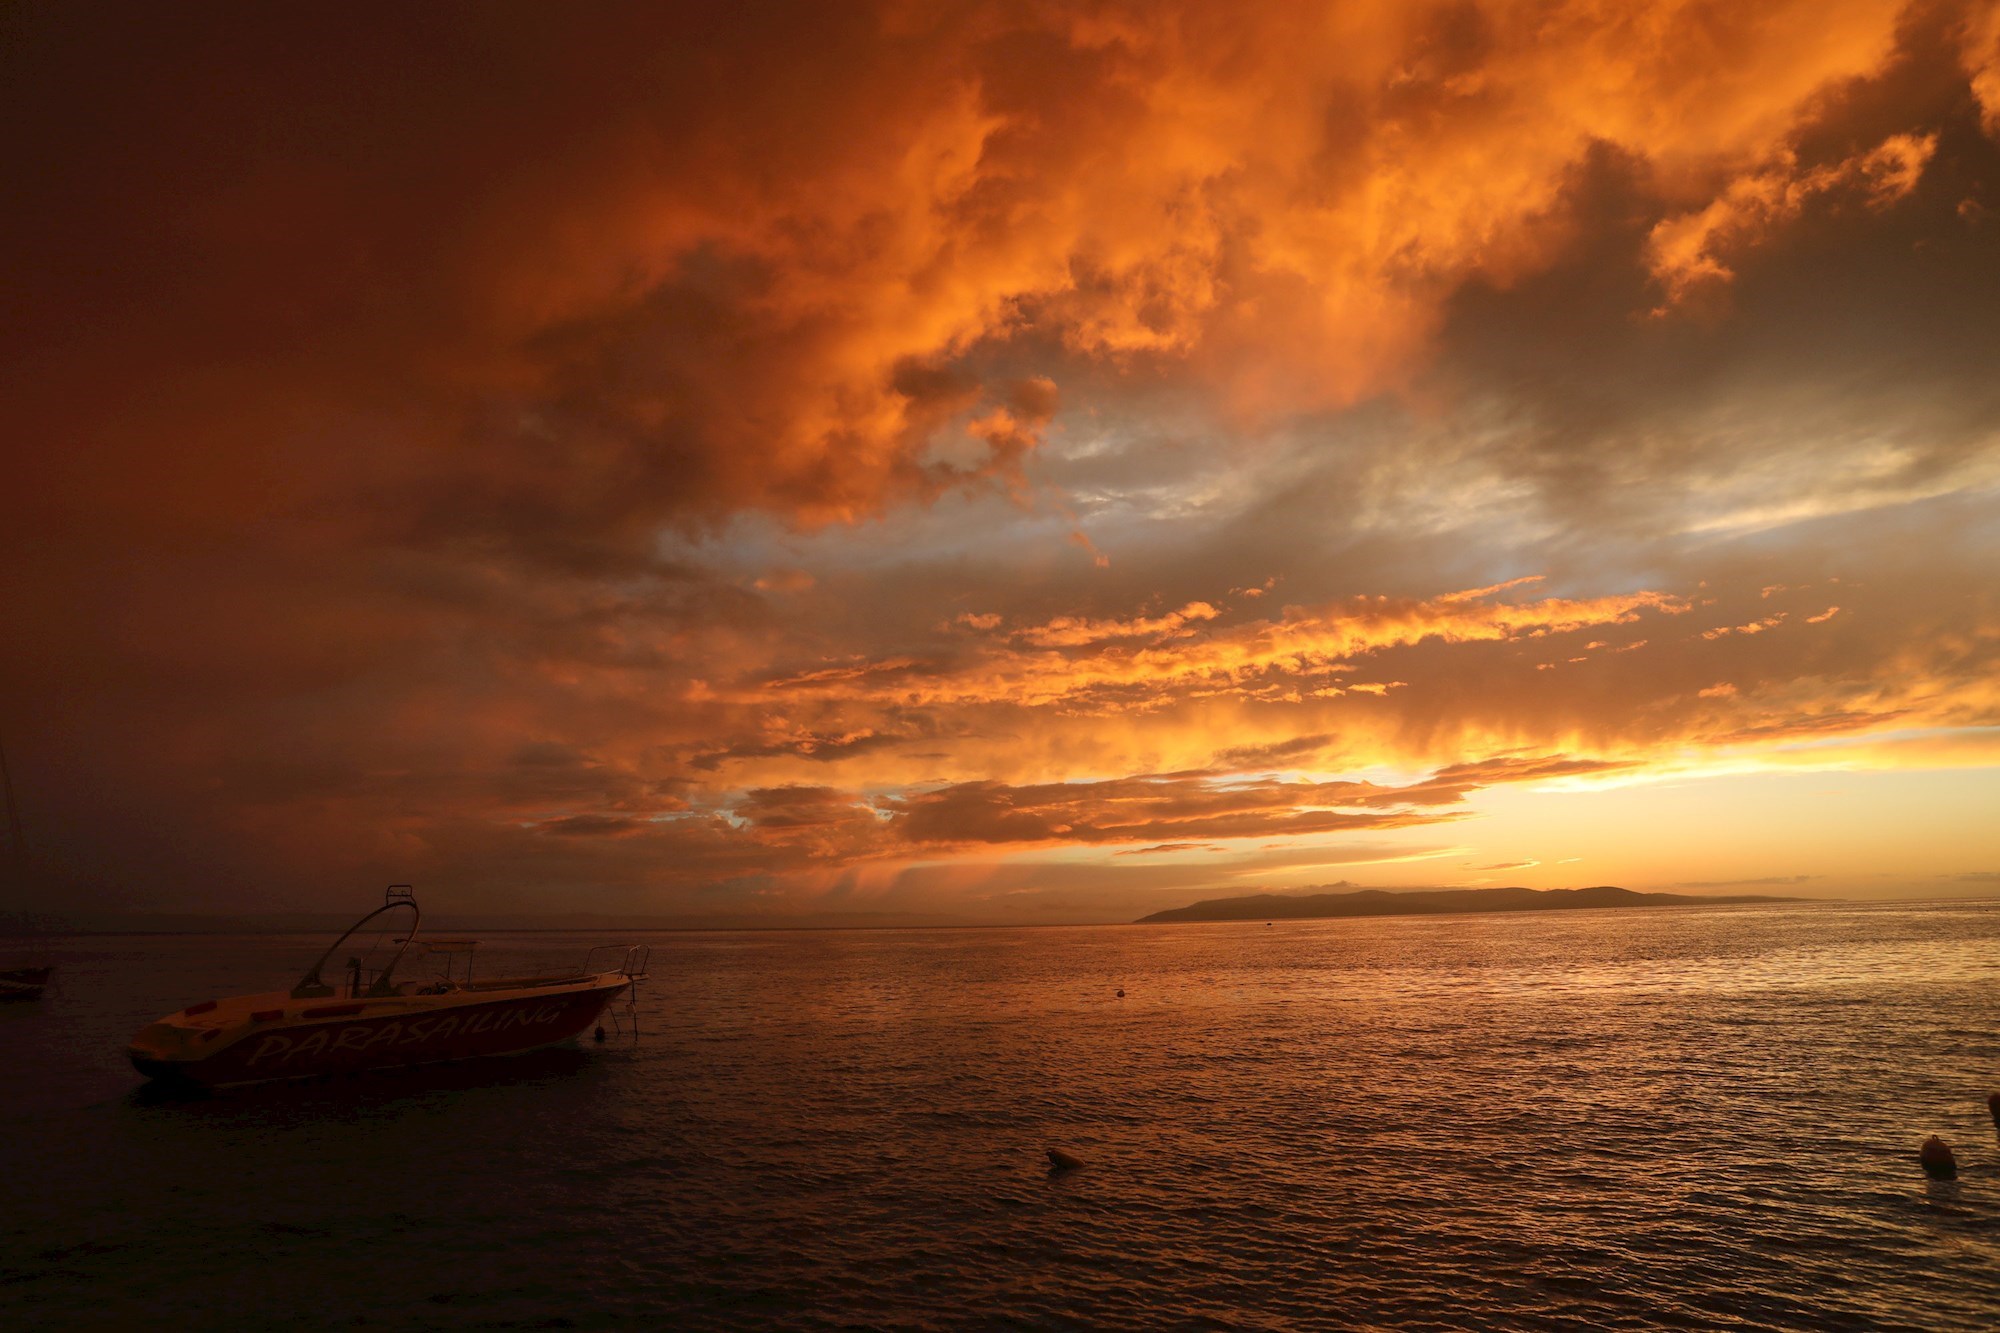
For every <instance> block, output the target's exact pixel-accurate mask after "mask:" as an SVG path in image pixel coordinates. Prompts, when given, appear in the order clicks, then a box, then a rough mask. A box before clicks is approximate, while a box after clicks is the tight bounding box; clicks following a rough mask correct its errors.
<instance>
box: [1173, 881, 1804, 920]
mask: <svg viewBox="0 0 2000 1333" xmlns="http://www.w3.org/2000/svg"><path fill="white" fill-rule="evenodd" d="M1820 901H1825V900H1824V899H1815V898H1794V897H1780V896H1776V895H1771V894H1729V895H1717V896H1710V895H1707V894H1693V893H1640V892H1637V891H1636V890H1633V889H1621V888H1618V887H1616V886H1614V885H1610V884H1599V885H1595V886H1593V887H1591V888H1587V889H1527V888H1500V889H1405V890H1390V889H1356V890H1354V891H1352V892H1349V893H1315V894H1308V895H1303V896H1301V895H1288V894H1279V893H1256V894H1250V895H1248V896H1246V897H1242V898H1212V899H1209V900H1208V901H1206V902H1198V903H1193V904H1191V905H1189V906H1187V907H1174V908H1169V909H1168V910H1166V911H1164V912H1154V913H1152V914H1151V915H1150V916H1142V917H1140V918H1139V920H1138V922H1137V923H1136V924H1138V925H1159V924H1166V923H1172V922H1180V921H1258V920H1264V921H1281V920H1282V921H1303V920H1320V919H1325V918H1338V917H1368V916H1443V915H1448V914H1470V915H1480V914H1486V913H1494V912H1565V911H1567V912H1575V911H1590V910H1602V909H1604V908H1625V907H1699V906H1706V907H1721V906H1730V905H1741V904H1747V903H1804V902H1820Z"/></svg>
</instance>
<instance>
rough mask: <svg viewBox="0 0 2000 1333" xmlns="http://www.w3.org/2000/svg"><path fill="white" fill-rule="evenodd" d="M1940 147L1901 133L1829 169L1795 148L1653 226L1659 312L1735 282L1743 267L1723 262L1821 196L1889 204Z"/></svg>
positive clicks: (1912, 184) (1930, 139)
mask: <svg viewBox="0 0 2000 1333" xmlns="http://www.w3.org/2000/svg"><path fill="white" fill-rule="evenodd" d="M1936 151H1937V136H1936V135H1935V134H1929V135H1913V134H1896V135H1891V136H1890V137H1889V138H1887V139H1884V140H1883V141H1882V142H1881V143H1879V144H1877V145H1876V146H1875V147H1874V148H1871V149H1869V150H1868V151H1867V152H1865V153H1858V154H1856V155H1855V156H1853V157H1851V158H1847V159H1846V160H1844V161H1841V162H1837V163H1834V164H1832V165H1829V166H1821V167H1812V168H1803V169H1802V168H1801V167H1800V166H1799V163H1798V158H1797V154H1796V153H1794V152H1792V151H1791V150H1789V149H1787V150H1785V151H1783V152H1782V153H1780V155H1779V157H1778V160H1777V161H1776V162H1775V163H1774V164H1772V165H1770V166H1766V167H1763V168H1760V169H1759V170H1756V171H1752V172H1748V173H1745V174H1743V175H1740V176H1737V177H1736V178H1735V179H1733V180H1731V181H1730V182H1729V184H1728V185H1727V186H1725V187H1724V188H1723V191H1722V193H1721V194H1719V195H1718V196H1716V198H1715V199H1714V201H1713V202H1711V203H1710V204H1709V205H1708V206H1707V207H1706V208H1703V209H1700V210H1699V211H1697V212H1692V213H1683V214H1681V215H1679V216H1677V217H1670V218H1667V219H1664V220H1663V221H1661V222H1659V223H1658V224H1656V225H1655V226H1654V227H1653V231H1652V235H1651V237H1650V238H1649V240H1648V244H1647V260H1648V263H1649V265H1650V266H1651V268H1652V272H1653V277H1654V279H1655V280H1656V281H1658V282H1659V284H1660V285H1661V286H1662V287H1663V288H1665V289H1666V294H1667V299H1666V304H1665V305H1664V306H1663V307H1661V309H1660V310H1657V311H1655V312H1654V313H1655V314H1660V313H1664V312H1665V311H1666V310H1668V309H1671V308H1672V307H1674V306H1676V305H1679V304H1681V303H1682V302H1684V301H1686V300H1687V299H1688V298H1689V296H1690V295H1691V294H1693V293H1694V292H1696V291H1698V290H1700V289H1701V288H1703V287H1705V286H1712V285H1717V284H1722V283H1727V282H1728V281H1730V280H1731V279H1732V278H1734V277H1735V276H1736V275H1735V272H1734V271H1733V270H1731V269H1730V268H1729V267H1728V266H1727V264H1725V263H1724V262H1723V256H1724V255H1726V254H1728V253H1730V252H1732V251H1741V250H1747V249H1750V248H1752V247H1754V246H1756V245H1759V244H1761V243H1763V242H1764V240H1765V239H1766V238H1767V237H1768V236H1769V235H1770V234H1771V233H1772V232H1774V231H1775V230H1777V229H1778V228H1779V227H1781V226H1783V225H1784V224H1785V223H1787V222H1790V221H1791V220H1793V219H1794V218H1797V217H1798V216H1799V215H1800V214H1801V213H1803V212H1804V211H1805V209H1806V207H1807V206H1808V205H1809V204H1810V203H1812V202H1813V201H1814V200H1815V199H1817V198H1819V197H1821V196H1824V195H1828V194H1832V193H1835V192H1837V191H1845V190H1851V191H1854V192H1856V193H1859V194H1860V195H1861V196H1862V198H1863V200H1864V201H1865V202H1866V203H1867V205H1868V207H1870V208H1886V207H1888V206H1889V205H1891V204H1893V203H1895V202H1896V201H1897V200H1899V199H1901V198H1903V197H1904V196H1905V195H1907V194H1909V193H1910V191H1911V190H1913V189H1915V188H1916V185H1917V180H1918V178H1919V177H1921V176H1922V175H1923V170H1924V165H1925V163H1927V162H1929V161H1930V159H1931V155H1932V154H1933V153H1935V152H1936Z"/></svg>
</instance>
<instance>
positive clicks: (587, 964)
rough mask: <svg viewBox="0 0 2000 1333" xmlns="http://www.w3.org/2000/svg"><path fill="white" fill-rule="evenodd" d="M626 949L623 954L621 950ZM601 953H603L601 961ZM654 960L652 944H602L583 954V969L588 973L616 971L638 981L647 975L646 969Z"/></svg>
mask: <svg viewBox="0 0 2000 1333" xmlns="http://www.w3.org/2000/svg"><path fill="white" fill-rule="evenodd" d="M621 949H622V950H624V953H623V955H622V956H620V955H619V953H618V951H619V950H621ZM599 955H603V957H602V959H601V961H600V958H599ZM652 960H653V946H652V945H650V944H600V945H598V946H597V947H596V948H594V949H592V950H591V951H590V952H589V953H587V954H585V955H584V956H583V967H582V969H581V970H582V971H583V972H584V973H585V974H586V975H589V974H594V973H597V972H611V971H616V972H617V973H618V974H619V975H620V976H622V977H624V978H626V979H627V980H630V981H637V980H639V979H640V978H642V977H644V976H645V975H646V969H647V968H648V967H649V966H650V965H651V963H652Z"/></svg>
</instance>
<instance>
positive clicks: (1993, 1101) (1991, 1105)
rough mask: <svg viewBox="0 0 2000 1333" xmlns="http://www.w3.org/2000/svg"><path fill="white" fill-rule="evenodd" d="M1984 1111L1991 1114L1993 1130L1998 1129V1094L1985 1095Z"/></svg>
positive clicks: (1999, 1102) (1999, 1104) (1999, 1114)
mask: <svg viewBox="0 0 2000 1333" xmlns="http://www.w3.org/2000/svg"><path fill="white" fill-rule="evenodd" d="M1986 1109H1987V1110H1989V1111H1991V1112H1992V1113H1993V1128H1995V1129H2000V1092H1989V1093H1987V1094H1986Z"/></svg>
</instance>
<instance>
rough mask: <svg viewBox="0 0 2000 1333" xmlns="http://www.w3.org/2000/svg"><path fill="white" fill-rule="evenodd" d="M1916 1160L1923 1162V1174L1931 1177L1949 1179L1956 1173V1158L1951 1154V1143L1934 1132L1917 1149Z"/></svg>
mask: <svg viewBox="0 0 2000 1333" xmlns="http://www.w3.org/2000/svg"><path fill="white" fill-rule="evenodd" d="M1917 1160H1918V1161H1919V1162H1921V1163H1922V1164H1923V1168H1924V1174H1925V1175H1927V1176H1930V1177H1932V1178H1933V1179H1936V1180H1950V1179H1952V1178H1953V1177H1954V1176H1956V1175H1957V1174H1958V1159H1957V1158H1956V1157H1953V1156H1952V1155H1951V1145H1950V1144H1949V1143H1946V1142H1945V1141H1944V1140H1943V1139H1941V1138H1939V1137H1938V1136H1937V1135H1935V1134H1933V1135H1931V1136H1930V1137H1929V1138H1927V1139H1925V1140H1924V1146H1923V1147H1921V1148H1919V1149H1917Z"/></svg>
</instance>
